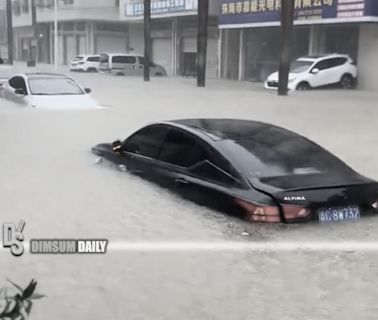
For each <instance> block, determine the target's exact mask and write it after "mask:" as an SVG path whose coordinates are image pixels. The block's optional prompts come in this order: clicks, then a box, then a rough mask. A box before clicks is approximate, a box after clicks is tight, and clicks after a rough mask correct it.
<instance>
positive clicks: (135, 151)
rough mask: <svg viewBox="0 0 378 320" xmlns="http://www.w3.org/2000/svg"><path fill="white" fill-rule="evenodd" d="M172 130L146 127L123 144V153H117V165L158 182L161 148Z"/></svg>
mask: <svg viewBox="0 0 378 320" xmlns="http://www.w3.org/2000/svg"><path fill="white" fill-rule="evenodd" d="M169 130H170V128H169V127H168V126H165V125H151V126H148V127H145V128H143V129H141V130H139V131H137V132H136V133H134V134H133V135H132V136H131V137H129V138H128V139H126V141H125V142H124V143H123V149H122V151H123V152H122V153H117V154H118V155H117V156H118V159H117V161H116V162H117V163H119V164H122V165H124V166H125V167H126V168H127V170H128V171H129V172H132V173H134V174H137V175H140V176H142V177H144V178H146V179H148V180H156V178H157V177H158V176H159V175H158V173H157V172H156V166H157V164H156V162H157V160H156V159H157V157H158V155H159V152H160V149H161V146H162V144H163V142H164V140H165V138H166V136H167V134H168V132H169Z"/></svg>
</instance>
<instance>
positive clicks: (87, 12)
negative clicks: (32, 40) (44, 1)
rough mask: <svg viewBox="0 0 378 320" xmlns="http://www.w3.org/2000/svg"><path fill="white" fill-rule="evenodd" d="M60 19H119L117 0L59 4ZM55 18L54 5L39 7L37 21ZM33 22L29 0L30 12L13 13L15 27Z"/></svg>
mask: <svg viewBox="0 0 378 320" xmlns="http://www.w3.org/2000/svg"><path fill="white" fill-rule="evenodd" d="M58 8H59V9H58V17H59V21H68V20H103V21H117V20H118V18H119V8H118V7H117V6H116V1H115V0H75V1H74V4H73V5H64V4H59V7H58ZM53 19H54V7H53V6H50V7H38V8H37V22H52V21H53ZM31 24H32V15H31V0H29V12H28V13H21V15H17V16H16V15H13V25H14V26H15V27H20V26H30V25H31Z"/></svg>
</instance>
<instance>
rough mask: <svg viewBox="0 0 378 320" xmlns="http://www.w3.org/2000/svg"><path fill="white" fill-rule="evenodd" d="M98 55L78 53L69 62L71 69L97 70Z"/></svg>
mask: <svg viewBox="0 0 378 320" xmlns="http://www.w3.org/2000/svg"><path fill="white" fill-rule="evenodd" d="M99 65H100V55H80V56H76V57H75V58H74V59H73V61H72V62H71V66H70V70H71V71H84V72H98V68H99Z"/></svg>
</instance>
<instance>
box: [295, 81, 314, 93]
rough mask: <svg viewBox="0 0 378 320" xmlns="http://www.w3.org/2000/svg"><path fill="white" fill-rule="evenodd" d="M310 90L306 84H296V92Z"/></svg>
mask: <svg viewBox="0 0 378 320" xmlns="http://www.w3.org/2000/svg"><path fill="white" fill-rule="evenodd" d="M309 89H311V86H310V84H309V83H308V82H300V83H298V85H297V87H296V90H298V91H304V90H309Z"/></svg>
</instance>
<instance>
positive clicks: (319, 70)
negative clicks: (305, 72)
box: [309, 59, 333, 87]
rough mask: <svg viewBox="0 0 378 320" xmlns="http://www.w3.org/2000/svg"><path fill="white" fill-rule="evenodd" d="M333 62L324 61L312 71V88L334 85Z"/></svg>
mask: <svg viewBox="0 0 378 320" xmlns="http://www.w3.org/2000/svg"><path fill="white" fill-rule="evenodd" d="M331 60H332V59H325V60H322V61H320V62H318V63H317V64H315V66H314V67H313V68H312V69H311V71H310V73H311V76H310V79H309V80H310V81H309V82H310V85H311V86H312V87H320V86H324V85H327V84H330V83H332V81H333V80H332V70H331V68H330V67H331Z"/></svg>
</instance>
